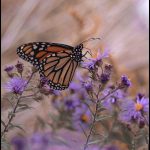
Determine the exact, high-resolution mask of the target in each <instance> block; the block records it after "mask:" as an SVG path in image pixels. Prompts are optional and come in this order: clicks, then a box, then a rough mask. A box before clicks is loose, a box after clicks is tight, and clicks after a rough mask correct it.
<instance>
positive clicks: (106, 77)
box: [100, 73, 110, 84]
mask: <svg viewBox="0 0 150 150" xmlns="http://www.w3.org/2000/svg"><path fill="white" fill-rule="evenodd" d="M109 79H110V74H107V73H102V74H101V76H100V81H101V83H103V84H105V83H107V82H108V81H109Z"/></svg>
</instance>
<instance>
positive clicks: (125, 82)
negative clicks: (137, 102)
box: [121, 75, 131, 87]
mask: <svg viewBox="0 0 150 150" xmlns="http://www.w3.org/2000/svg"><path fill="white" fill-rule="evenodd" d="M121 86H123V87H130V86H131V82H130V80H129V79H128V77H127V76H126V75H122V77H121Z"/></svg>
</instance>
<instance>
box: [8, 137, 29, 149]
mask: <svg viewBox="0 0 150 150" xmlns="http://www.w3.org/2000/svg"><path fill="white" fill-rule="evenodd" d="M11 144H12V145H13V146H14V148H15V150H26V148H25V147H26V144H27V141H26V139H25V138H24V137H14V138H13V139H12V140H11Z"/></svg>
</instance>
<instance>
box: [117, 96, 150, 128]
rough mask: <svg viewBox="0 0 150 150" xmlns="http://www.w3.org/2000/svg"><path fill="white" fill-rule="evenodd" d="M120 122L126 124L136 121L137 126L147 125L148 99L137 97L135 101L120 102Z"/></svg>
mask: <svg viewBox="0 0 150 150" xmlns="http://www.w3.org/2000/svg"><path fill="white" fill-rule="evenodd" d="M120 107H121V113H120V116H119V118H120V120H121V121H123V122H126V123H131V122H132V121H136V122H137V123H138V124H139V125H140V124H141V123H142V124H143V123H146V124H148V120H147V119H148V112H149V99H148V98H145V97H142V98H140V97H139V96H137V99H136V101H133V100H126V101H124V102H122V105H121V106H120Z"/></svg>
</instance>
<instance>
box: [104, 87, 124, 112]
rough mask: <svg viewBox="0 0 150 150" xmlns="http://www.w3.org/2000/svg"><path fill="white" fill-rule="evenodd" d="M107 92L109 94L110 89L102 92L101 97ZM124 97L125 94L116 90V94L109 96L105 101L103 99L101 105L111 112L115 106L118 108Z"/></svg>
mask: <svg viewBox="0 0 150 150" xmlns="http://www.w3.org/2000/svg"><path fill="white" fill-rule="evenodd" d="M109 92H111V89H110V88H108V89H106V90H104V92H103V96H106V95H107V94H108V93H109ZM124 97H125V93H124V92H123V91H121V90H117V91H116V92H114V93H112V94H110V95H109V96H108V97H107V98H106V99H104V100H103V101H102V105H103V107H104V108H106V109H107V110H109V111H113V110H114V108H115V106H119V104H120V102H122V100H123V99H124Z"/></svg>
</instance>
